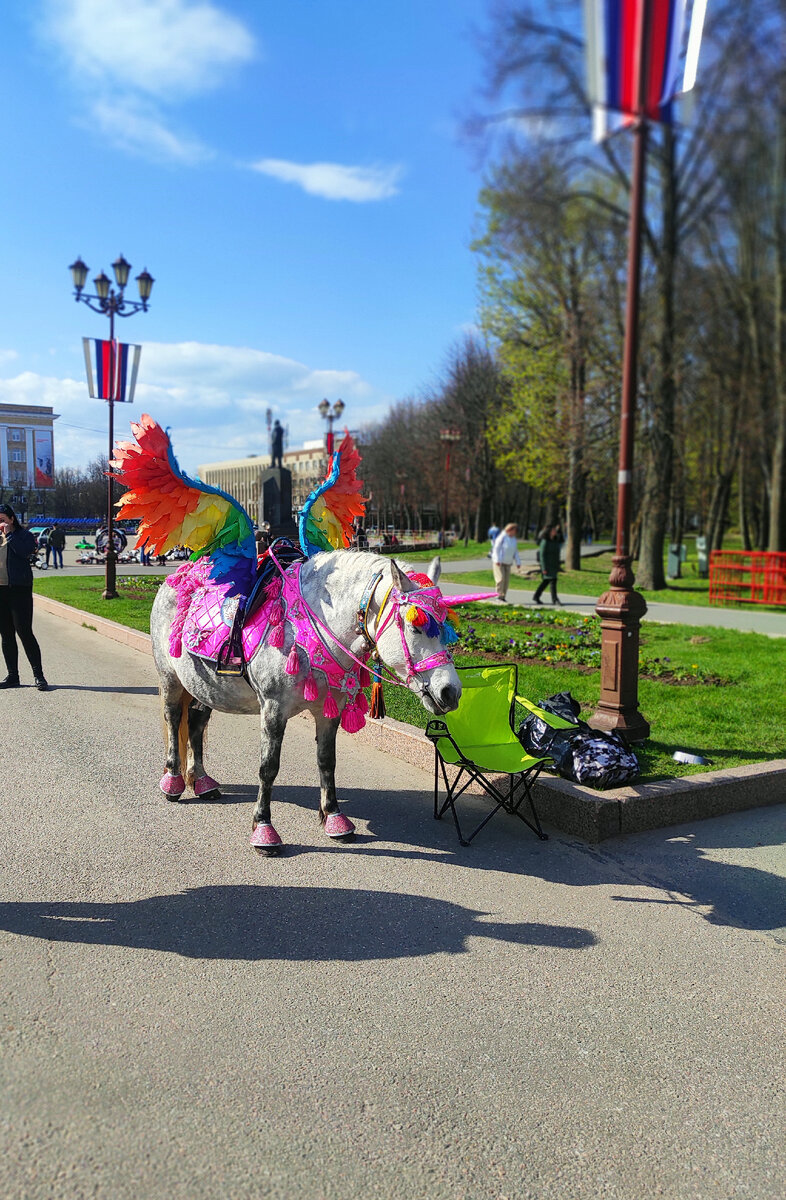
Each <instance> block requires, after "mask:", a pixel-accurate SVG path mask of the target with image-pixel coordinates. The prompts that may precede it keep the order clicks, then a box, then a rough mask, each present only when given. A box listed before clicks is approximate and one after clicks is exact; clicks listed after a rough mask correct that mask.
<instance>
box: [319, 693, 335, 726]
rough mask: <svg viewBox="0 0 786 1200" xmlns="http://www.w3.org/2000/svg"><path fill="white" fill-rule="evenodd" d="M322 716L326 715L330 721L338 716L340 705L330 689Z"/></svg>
mask: <svg viewBox="0 0 786 1200" xmlns="http://www.w3.org/2000/svg"><path fill="white" fill-rule="evenodd" d="M322 716H323V717H326V718H327V720H328V721H332V720H334V719H335V718H336V717H337V716H338V705H337V704H336V701H335V697H334V696H333V693H332V692H331V691H330V690H328V694H327V696H325V703H324V704H323V706H322Z"/></svg>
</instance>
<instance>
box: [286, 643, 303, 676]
mask: <svg viewBox="0 0 786 1200" xmlns="http://www.w3.org/2000/svg"><path fill="white" fill-rule="evenodd" d="M285 670H286V673H287V675H297V673H298V671H299V670H300V659H299V658H298V653H297V646H293V647H292V649H291V650H290V652H289V654H288V655H287V665H286V668H285Z"/></svg>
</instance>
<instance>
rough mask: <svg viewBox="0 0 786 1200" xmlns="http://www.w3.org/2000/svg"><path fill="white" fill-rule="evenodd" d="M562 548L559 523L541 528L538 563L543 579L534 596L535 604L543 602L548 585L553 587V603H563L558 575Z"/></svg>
mask: <svg viewBox="0 0 786 1200" xmlns="http://www.w3.org/2000/svg"><path fill="white" fill-rule="evenodd" d="M561 550H562V529H561V527H560V526H559V525H552V526H551V528H550V529H549V528H546V529H543V530H541V534H540V539H539V542H538V563H539V565H540V574H541V580H540V583H539V584H538V586H537V588H536V589H535V595H534V596H533V597H532V601H533V603H534V604H542V603H543V601H542V600H541V596H542V595H543V592H544V591H545V589H546V586H547V585H549V586H550V587H551V603H552V604H561V603H562V601H561V600H559V599H558V598H557V575H558V574H559V560H560V552H561Z"/></svg>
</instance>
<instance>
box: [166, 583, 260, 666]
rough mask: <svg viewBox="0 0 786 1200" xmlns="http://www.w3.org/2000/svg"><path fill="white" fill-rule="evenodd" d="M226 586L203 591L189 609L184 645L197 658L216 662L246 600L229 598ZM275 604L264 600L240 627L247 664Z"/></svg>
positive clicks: (200, 591)
mask: <svg viewBox="0 0 786 1200" xmlns="http://www.w3.org/2000/svg"><path fill="white" fill-rule="evenodd" d="M228 590H229V585H228V584H218V585H214V586H212V587H202V588H199V590H198V591H197V592H195V594H194V597H193V599H192V601H191V603H190V605H189V606H188V613H187V615H186V619H185V623H184V625H183V645H184V646H185V647H186V649H187V650H190V651H191V653H192V654H196V655H198V656H199V658H204V659H207V660H208V661H209V662H216V661H217V659H218V654H219V651H220V650H222V649H223V648H224V646H225V645H226V644H227V642H228V641H229V635H230V633H231V631H232V624H233V622H234V619H235V613H236V612H237V608H238V605H239V604H240V602H241V601H245V599H246V597H245V596H229V597H227V594H226V593H227V591H228ZM274 602H275V601H274V600H266V601H265V603H264V604H262V606H261V607H260V608H258V609H257V610H256V612H255V613H254V614H253V616H252V617H251V619H250V620H249V621H247V622H246V623H245V625H244V626H243V657H244V659H245V660H246V662H251V659H252V658H253V657H254V655H255V654H256V652H257V650H258V649H259V647H260V646H261V644H262V642H263V641H264V638H265V634H266V633H267V631H268V627H269V623H270V622H269V614H270V609H271V608H272V606H273V604H274Z"/></svg>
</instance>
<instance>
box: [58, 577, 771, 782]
mask: <svg viewBox="0 0 786 1200" xmlns="http://www.w3.org/2000/svg"><path fill="white" fill-rule="evenodd" d="M163 579H164V576H149V575H145V576H123V577H118V580H117V590H118V593H119V597H118V599H117V600H104V599H102V597H101V592H102V590H103V586H104V580H103V578H102V577H99V576H81V577H79V576H71V577H60V578H57V579H55V578H51V577H46V578H43V579H41V578H39V579H36V581H35V584H34V590H35V591H36V592H38V593H40V594H42V595H46V596H51V597H52V598H53V599H55V600H59V601H61V602H62V603H64V604H71V605H73V606H74V607H76V608H79V609H82V610H83V611H84V612H88V613H94V614H95V615H97V616H102V617H108V618H109V619H110V620H113V621H118V622H119V623H120V624H123V625H128V626H130V627H131V628H133V629H141V630H143V631H145V632H147V630H148V629H149V618H150V607H151V605H152V602H153V598H154V596H155V593H156V591H157V589H158V586H159V585H160V583H161V582H162V580H163ZM784 655H786V643H783V642H781V641H779V640H777V639H776V640H773V639H772V638H768V637H765V636H763V635H762V634H756V633H740V632H738V631H736V630H726V629H718V628H711V629H707V628H701V627H694V626H690V625H657V624H654V623H653V624H647V625H646V627H645V628H644V629H643V630H642V636H641V654H640V669H641V678H640V683H639V706H640V709H641V711H642V713H643V714H644V715H645V717H646V718H647V720H648V721H649V722H650V725H651V727H652V735H651V737H650V738H649V739H648V740H647V741H646V742H644V743H642V744H641V745H640V746H638V747H637V754H638V756H639V761H640V763H641V769H642V774H641V780H642V782H645V781H649V780H655V779H664V778H672V777H676V776H683V775H690V774H695V773H696V772H697V771H702V770H706V769H707V768H705V767H689V766H687V765H685V764H681V763H675V762H674V761H673V759H672V757H671V756H672V754H673V753H674V751H675V750H688V751H691V752H693V753H698V754H702V755H703V756H704V757H705V758H709V759H710V760H711V762H712V763H713V765H714V766H715V767H718V768H720V767H734V766H743V765H744V764H746V763H752V762H764V761H767V760H771V759H776V758H784V757H786V736H785V733H784V731H786V693H784V689H783V669H784V661H783V660H784ZM456 662H457V665H459V666H461V665H462V664H470V663H478V662H516V663H518V665H519V691H520V692H521V693H522V694H524V695H526V696H528V697H529V699H531V700H535V701H538V700H541V699H544V698H545V697H547V696H551V695H553V694H554V693H556V692H562V691H569V692H571V693H572V694H573V696H575V698H576V699H577V700H578V701H579V702H580V703H581V705H582V716H583V717H585V718H586V717H588V716H590V715H591V713H592V712H593V710H594V707H595V704H596V702H597V698H598V693H599V663H600V622H599V621H598V619H597V617H594V616H592V617H589V616H588V617H584V616H577V615H576V614H574V613H566V612H561V613H551V612H538V611H531V610H528V609H500V608H498V607H496V606H494V605H484V604H478V605H473V606H472V610H471V612H470V610H469V609H465V610H464V611H463V613H462V643H461V644H460V652H459V653H458V654H457V655H456ZM385 704H386V707H387V711H388V714H389V716H391V717H395V718H396V719H397V720H400V721H406V722H408V723H409V724H411V725H415V726H417V727H419V728H421V729H422V728H425V725H426V722H427V720H428V714H427V713H426V712H425V710H424V709H423V707H422V705H421V704H420V703H419V701H417V700H416V698H415V697H414V696H413V695H412V693H411V692H408V691H407V690H406V689H404V688H402V687H394V686H391V685H389V684H388V685H386V686H385ZM524 715H525V714H524V711H523V710H521V711H520V712H519V713H518V715H517V720H518V719H523V717H524Z"/></svg>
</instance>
